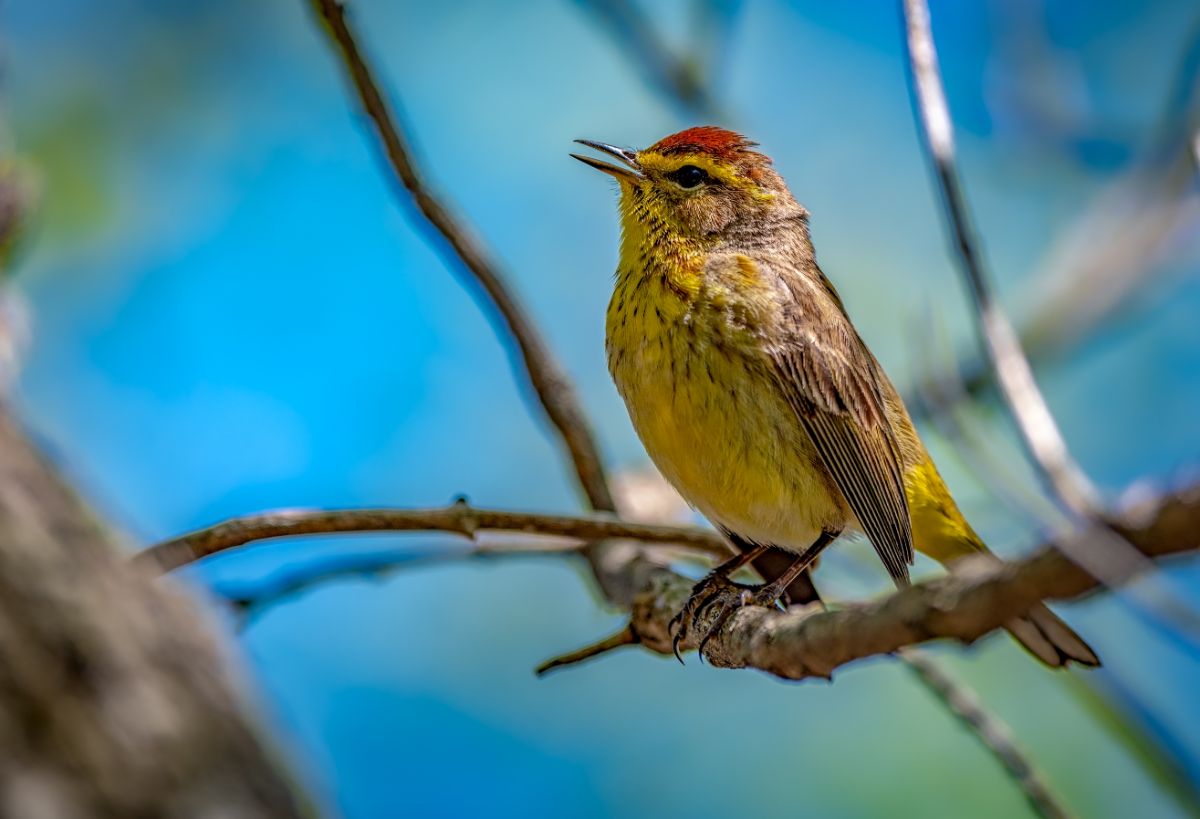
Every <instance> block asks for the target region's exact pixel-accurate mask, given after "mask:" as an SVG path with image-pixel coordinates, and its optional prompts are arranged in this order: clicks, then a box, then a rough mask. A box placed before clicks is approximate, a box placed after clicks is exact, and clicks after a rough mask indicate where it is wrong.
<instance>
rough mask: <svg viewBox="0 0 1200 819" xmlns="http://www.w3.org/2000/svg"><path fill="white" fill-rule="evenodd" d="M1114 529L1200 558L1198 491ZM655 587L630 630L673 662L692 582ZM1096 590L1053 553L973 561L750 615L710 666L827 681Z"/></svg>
mask: <svg viewBox="0 0 1200 819" xmlns="http://www.w3.org/2000/svg"><path fill="white" fill-rule="evenodd" d="M1113 526H1114V528H1116V529H1117V530H1118V531H1119V532H1120V533H1121V534H1122V535H1123V536H1124V537H1125V538H1127V539H1128V540H1129V542H1130V543H1131V544H1133V545H1134V546H1135V547H1136V548H1137V549H1138V551H1140V552H1141V553H1142V554H1144V555H1145V556H1147V557H1149V558H1161V557H1165V556H1167V555H1171V554H1179V553H1184V552H1195V551H1196V550H1198V549H1200V484H1193V485H1191V486H1189V487H1187V488H1185V489H1183V490H1180V491H1178V492H1175V493H1172V494H1169V495H1166V496H1164V497H1162V498H1159V499H1156V500H1154V501H1152V502H1147V503H1145V504H1142V505H1140V506H1139V507H1138V508H1137V509H1135V510H1132V511H1130V512H1129V513H1128V514H1127V515H1126V516H1125V517H1124V518H1123V519H1121V520H1120V521H1115V522H1114V523H1113ZM676 577H678V576H676ZM655 582H656V584H657V585H656V586H655V587H654V588H652V589H651V590H650V591H648V592H647V593H646V594H645V595H643V596H642V597H641V598H639V599H638V601H637V602H636V603H635V606H634V614H633V622H632V627H633V629H634V631H635V632H636V633H637V634H638V635H639V637H641V639H642V642H643V643H644V644H646V645H647V646H649V647H651V648H654V649H655V650H658V651H660V652H662V653H666V652H669V651H670V650H671V647H670V639H669V636H668V631H667V624H668V623H669V622H670V619H671V617H673V616H674V614H675V612H676V611H677V610H678V601H679V600H680V599H682V598H686V596H687V592H688V589H689V582H688V581H687V580H684V579H682V578H680V579H678V580H676V579H674V578H668V577H666V575H665V574H662V573H660V575H659V576H658V577H657V578H655ZM1098 585H1099V584H1098V583H1097V581H1096V579H1095V578H1094V577H1092V576H1091V575H1090V574H1088V573H1087V572H1086V571H1084V570H1083V569H1081V568H1079V566H1077V565H1076V564H1075V563H1073V562H1072V561H1070V560H1069V559H1067V558H1066V557H1064V555H1063V553H1062V552H1061V551H1060V550H1059V549H1058V548H1057V547H1056V546H1055V545H1054V544H1047V545H1045V546H1043V547H1041V548H1040V549H1038V550H1037V551H1036V552H1035V553H1034V554H1033V555H1031V556H1030V557H1028V558H1026V559H1024V560H1020V561H1016V562H1012V563H1005V562H1001V561H998V560H995V559H994V558H982V557H980V558H969V559H967V560H964V561H962V562H961V563H959V564H957V565H956V566H955V569H954V571H952V572H951V573H950V574H949V575H946V576H944V577H939V578H937V579H934V580H929V581H926V582H923V583H918V584H915V585H913V586H910V587H909V588H907V589H902V590H900V591H897V592H895V593H893V594H890V595H888V596H886V597H883V598H881V599H879V600H876V601H873V602H870V603H865V604H858V605H852V606H847V607H845V608H841V609H838V610H835V611H815V610H814V609H813V608H811V607H810V608H806V609H793V610H790V611H788V612H779V611H776V610H772V609H766V608H762V607H757V606H754V607H747V608H745V609H742V610H740V611H739V612H737V613H736V614H735V615H734V616H733V617H731V618H729V621H728V622H727V623H726V624H725V626H724V627H723V628H722V629H721V631H720V633H718V634H716V635H714V636H713V637H712V639H710V640H709V642H708V643H707V645H706V646H705V657H706V658H707V659H708V660H709V661H710V662H711V663H712V664H713V665H717V666H721V667H726V668H747V667H748V668H758V669H761V670H763V671H767V672H770V673H772V674H775V675H776V676H779V677H784V678H787V679H793V680H801V679H805V678H807V677H829V676H830V675H831V674H832V673H833V671H834V670H835V669H836V668H838V667H840V666H843V665H845V664H847V663H849V662H852V661H854V660H859V659H863V658H866V657H871V656H875V655H879V654H889V653H891V652H894V651H897V650H899V649H902V648H904V647H906V646H911V645H917V644H919V643H925V642H928V641H930V640H935V639H940V638H951V639H956V640H959V641H961V642H964V643H971V642H974V641H975V640H977V639H979V638H980V637H982V636H983V635H985V634H987V633H988V632H991V631H994V630H996V629H998V628H1001V627H1002V626H1003V625H1004V624H1005V623H1007V622H1008V621H1010V620H1012V619H1014V618H1017V617H1020V616H1022V615H1023V614H1025V613H1026V612H1027V611H1028V610H1029V609H1030V608H1031V607H1033V606H1034V605H1035V604H1037V603H1038V602H1040V601H1042V600H1065V599H1070V598H1075V597H1080V596H1082V595H1084V594H1087V593H1088V592H1090V591H1092V590H1094V589H1096V588H1097V587H1098Z"/></svg>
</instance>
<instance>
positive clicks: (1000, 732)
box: [898, 649, 1070, 819]
mask: <svg viewBox="0 0 1200 819" xmlns="http://www.w3.org/2000/svg"><path fill="white" fill-rule="evenodd" d="M898 656H899V657H900V659H901V660H903V661H904V664H905V665H907V666H908V667H909V668H910V669H911V670H912V672H913V674H915V675H916V677H917V679H919V680H920V681H921V682H922V683H924V685H925V687H926V688H928V689H929V690H930V691H931V692H932V693H933V695H934V696H936V697H937V698H938V700H940V701H941V702H942V704H943V705H945V706H946V708H947V709H949V710H950V712H951V713H953V714H954V716H955V717H957V718H958V719H959V721H960V722H962V724H963V725H964V726H965V727H966V728H967V729H968V730H969V731H970V732H971V733H972V734H974V735H975V737H976V738H978V740H979V742H980V743H981V744H982V745H983V746H984V747H985V748H986V749H987V750H988V751H989V752H990V753H991V754H992V755H993V756H994V757H996V758H997V759H998V760H1000V762H1001V764H1002V765H1004V768H1005V770H1007V771H1008V774H1009V776H1011V777H1012V778H1013V779H1015V780H1016V781H1017V782H1018V783H1020V785H1021V792H1022V793H1024V794H1025V799H1026V801H1028V802H1029V806H1030V807H1031V808H1033V810H1034V811H1035V812H1036V813H1037V815H1038V816H1042V817H1045V819H1066V817H1068V816H1069V815H1070V814H1069V813H1067V809H1066V808H1065V807H1063V805H1062V803H1061V802H1060V801H1059V798H1058V797H1057V796H1056V795H1055V794H1054V791H1052V790H1051V789H1050V785H1049V783H1047V782H1046V780H1045V779H1044V778H1043V777H1042V775H1041V774H1040V773H1039V772H1038V770H1037V769H1036V768H1034V767H1032V766H1030V764H1029V759H1028V757H1026V755H1025V752H1024V751H1023V750H1022V749H1021V748H1020V747H1019V746H1018V745H1017V742H1016V739H1015V738H1014V737H1013V735H1012V731H1011V730H1009V727H1008V726H1007V725H1005V724H1004V722H1003V721H1001V720H999V719H997V718H996V717H995V716H993V715H992V714H991V713H989V712H988V711H987V709H985V708H984V707H983V704H982V703H981V702H980V701H979V698H978V697H977V696H975V693H974V692H973V691H971V689H970V688H967V687H966V686H963V685H962V684H961V683H958V682H955V681H954V679H953V678H951V677H950V676H949V675H948V674H947V673H946V671H945V670H944V669H943V668H942V667H941V666H940V665H938V664H937V663H936V662H934V661H933V659H932V658H931V657H930V656H929V655H928V654H927V653H925V652H923V651H914V650H912V649H905V650H903V651H900V652H898Z"/></svg>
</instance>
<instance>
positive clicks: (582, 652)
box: [533, 623, 641, 677]
mask: <svg viewBox="0 0 1200 819" xmlns="http://www.w3.org/2000/svg"><path fill="white" fill-rule="evenodd" d="M640 642H641V640H640V639H639V638H638V636H637V632H636V631H634V629H633V624H632V623H630V624H629V625H627V626H625V628H623V629H621V630H620V631H618V632H617V633H616V634H610V635H609V636H608V637H605V638H604V639H603V640H600V641H598V642H595V643H592V644H591V645H588V646H584V647H583V648H581V649H578V650H576V651H571V652H569V653H567V654H562V655H559V656H558V657H554V658H553V659H550V660H547V661H546V662H544V663H542V664H541V665H539V666H538V667H537V668H536V669H534V671H533V673H534V674H536V675H537V676H539V677H544V676H545V675H546V674H548V673H549V672H551V671H553V670H554V669H556V668H564V667H566V666H569V665H575V664H577V663H582V662H584V661H585V660H590V659H591V658H593V657H598V656H600V655H601V654H607V653H608V652H610V651H613V650H615V649H618V648H620V647H621V646H631V645H635V644H637V643H640Z"/></svg>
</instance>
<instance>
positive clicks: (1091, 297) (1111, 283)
mask: <svg viewBox="0 0 1200 819" xmlns="http://www.w3.org/2000/svg"><path fill="white" fill-rule="evenodd" d="M1184 41H1185V47H1184V49H1183V52H1182V54H1181V56H1180V59H1179V61H1178V66H1177V68H1176V70H1175V79H1174V81H1173V82H1172V83H1171V87H1170V88H1169V90H1168V91H1167V93H1166V94H1165V95H1164V103H1163V106H1162V107H1163V111H1162V114H1161V116H1160V124H1159V126H1158V127H1157V129H1156V133H1155V134H1154V135H1153V137H1152V138H1151V139H1150V140H1149V141H1148V142H1149V144H1148V145H1147V147H1146V148H1144V149H1143V150H1142V151H1140V153H1139V156H1138V157H1137V158H1136V159H1135V160H1134V162H1133V163H1132V164H1131V166H1130V167H1129V168H1128V169H1127V170H1126V171H1124V172H1123V173H1122V174H1121V175H1120V176H1119V177H1118V178H1116V179H1115V180H1113V181H1112V182H1111V183H1109V184H1108V185H1107V186H1106V187H1105V188H1104V190H1103V191H1101V192H1100V194H1098V195H1097V196H1096V197H1094V198H1093V200H1092V201H1091V202H1090V203H1089V204H1088V206H1087V208H1086V209H1085V211H1084V212H1083V213H1082V214H1081V215H1080V216H1079V217H1078V218H1077V219H1075V220H1074V222H1073V223H1072V224H1071V225H1070V226H1068V227H1067V228H1066V229H1065V230H1064V231H1062V232H1061V235H1060V236H1059V237H1057V238H1056V239H1055V241H1054V243H1053V244H1052V245H1051V247H1050V249H1049V250H1048V252H1047V253H1045V254H1044V255H1043V258H1042V259H1041V260H1040V261H1039V262H1038V263H1037V264H1036V265H1035V275H1033V276H1031V277H1030V278H1029V281H1030V283H1031V288H1032V291H1031V292H1030V293H1029V294H1028V296H1027V297H1026V301H1027V302H1032V304H1031V307H1030V309H1029V313H1030V315H1029V318H1028V319H1027V320H1025V321H1024V322H1023V324H1022V327H1021V331H1020V338H1021V346H1022V348H1023V349H1024V350H1025V355H1026V357H1028V358H1029V359H1030V360H1031V361H1035V362H1041V361H1047V360H1050V359H1053V358H1054V357H1055V356H1057V355H1060V354H1062V353H1063V352H1065V351H1066V350H1068V349H1069V348H1070V347H1072V346H1073V345H1075V344H1078V343H1079V342H1081V341H1082V340H1084V339H1086V338H1087V337H1088V335H1089V334H1090V333H1093V332H1095V331H1096V330H1097V329H1098V328H1100V327H1101V326H1102V325H1103V322H1104V321H1105V320H1106V319H1108V318H1111V317H1112V316H1113V314H1114V311H1115V310H1117V309H1127V308H1128V305H1129V304H1130V300H1131V298H1135V297H1136V296H1137V295H1138V294H1139V293H1140V292H1141V291H1142V290H1143V289H1144V288H1145V285H1146V284H1147V283H1148V281H1149V280H1150V279H1151V278H1152V277H1154V276H1155V275H1158V274H1161V273H1162V272H1163V270H1164V269H1165V268H1166V267H1167V265H1165V264H1164V263H1165V262H1166V261H1167V255H1168V252H1169V251H1170V250H1171V249H1172V247H1174V246H1175V245H1177V244H1178V243H1179V242H1180V240H1181V238H1182V237H1185V236H1187V235H1188V231H1189V230H1192V231H1194V228H1195V226H1196V225H1197V224H1200V193H1198V192H1197V186H1196V176H1197V167H1198V166H1200V156H1197V154H1196V144H1197V143H1196V141H1195V136H1196V128H1197V127H1200V19H1197V21H1196V22H1195V23H1193V25H1192V27H1191V30H1190V31H1189V33H1188V34H1187V36H1186V37H1185V38H1184ZM959 369H960V370H961V372H962V376H961V378H962V381H963V382H964V384H965V386H966V388H967V390H968V391H969V392H970V393H971V394H972V395H979V394H980V393H981V391H983V390H984V389H986V388H987V387H988V386H990V385H991V383H993V379H992V378H991V367H990V365H989V364H988V362H987V361H986V359H985V360H981V358H980V356H978V355H975V356H972V357H971V358H970V359H969V360H967V361H966V362H965V363H964V364H963V365H962V366H961V367H960V368H959ZM916 409H918V410H919V409H920V406H919V405H917V406H916Z"/></svg>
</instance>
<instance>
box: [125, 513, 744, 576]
mask: <svg viewBox="0 0 1200 819" xmlns="http://www.w3.org/2000/svg"><path fill="white" fill-rule="evenodd" d="M351 532H448V533H450V534H456V535H461V536H462V537H465V538H468V539H471V538H474V537H475V535H476V533H478V532H515V533H518V534H527V535H550V536H553V537H571V538H577V539H579V540H600V539H608V538H620V539H624V540H637V541H641V542H644V543H669V544H674V545H678V546H684V547H688V548H690V549H693V550H695V551H698V552H702V553H705V554H711V555H722V556H724V555H728V554H729V547H728V546H727V545H726V544H725V542H724V541H723V540H722V539H721V538H720V536H719V535H717V533H716V532H713V531H711V530H708V529H700V528H698V527H694V526H659V525H657V524H653V523H631V522H628V521H623V520H618V519H616V518H603V517H573V516H570V515H544V514H535V513H527V512H507V511H503V510H499V509H477V508H475V507H472V506H470V505H469V504H467V503H466V502H465V501H458V502H456V503H453V504H451V505H450V506H445V507H441V508H437V509H333V510H305V509H301V510H286V511H281V512H266V513H263V514H260V515H248V516H246V517H239V518H232V519H230V520H227V521H224V522H222V523H218V524H216V525H215V526H210V527H208V528H207V529H201V530H199V531H196V532H191V533H189V534H185V535H180V536H179V537H176V538H172V539H171V540H167V541H163V542H162V543H158V544H156V545H154V546H151V547H149V548H148V549H145V550H143V551H141V552H139V553H138V554H137V555H136V556H135V557H134V560H136V561H137V562H139V563H142V564H143V565H146V566H153V567H155V568H157V569H158V570H159V571H163V572H168V571H171V570H173V569H178V568H180V567H181V566H186V565H187V564H189V563H194V562H195V561H197V560H200V559H202V558H205V557H208V556H210V555H214V554H217V553H218V552H223V551H226V550H228V549H234V548H237V547H238V546H244V545H246V544H247V543H252V542H254V541H256V540H266V539H268V538H277V537H295V536H298V535H322V534H345V533H351Z"/></svg>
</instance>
